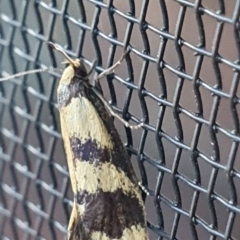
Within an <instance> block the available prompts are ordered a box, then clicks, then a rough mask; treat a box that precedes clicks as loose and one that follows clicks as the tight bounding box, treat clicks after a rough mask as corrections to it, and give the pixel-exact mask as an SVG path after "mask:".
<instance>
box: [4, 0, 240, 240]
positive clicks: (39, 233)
mask: <svg viewBox="0 0 240 240" xmlns="http://www.w3.org/2000/svg"><path fill="white" fill-rule="evenodd" d="M239 14H240V0H225V1H224V0H218V1H217V0H215V1H209V0H195V1H194V0H189V1H186V0H158V1H157V0H151V1H149V0H148V1H147V0H136V1H134V0H121V1H117V0H115V1H113V0H109V1H97V0H95V1H94V0H89V1H87V0H85V1H84V0H82V1H81V0H75V1H68V0H51V1H50V0H44V1H41V0H35V1H34V0H29V1H28V0H0V36H1V37H0V73H1V76H2V77H6V76H8V75H11V74H14V73H17V72H22V71H27V70H31V69H36V68H44V67H49V66H54V67H58V68H64V65H61V62H62V61H63V60H64V59H63V57H62V56H61V55H59V54H58V53H56V52H54V51H53V50H52V49H51V48H49V47H48V46H47V45H46V44H44V42H46V41H52V42H55V43H58V44H60V45H61V46H63V47H65V49H66V52H67V53H68V54H69V55H70V56H71V57H75V58H82V59H83V60H84V62H85V63H86V66H87V68H88V69H89V68H90V66H91V65H92V63H93V62H94V60H95V59H96V60H97V63H98V64H97V66H96V69H95V73H94V74H93V76H92V77H94V76H96V74H97V72H101V71H102V70H103V69H105V68H107V67H109V66H111V65H112V64H113V63H114V62H115V61H117V60H118V59H119V57H120V56H121V54H122V53H123V52H124V51H125V50H126V49H127V47H128V46H129V45H130V46H131V47H132V51H131V53H130V55H129V57H128V58H126V59H125V60H124V62H123V63H122V65H121V66H119V68H117V69H116V70H115V72H114V74H110V75H109V76H108V77H107V78H105V79H102V80H101V85H102V88H103V90H104V96H105V98H106V99H107V100H109V101H110V103H111V105H112V106H113V108H114V109H115V111H116V112H118V113H119V114H120V115H122V116H123V117H124V118H125V119H127V120H130V122H131V123H134V122H137V121H139V120H140V121H142V122H144V126H143V127H142V128H141V129H139V130H135V131H130V130H129V129H125V128H124V127H123V126H122V124H121V123H119V122H118V121H117V120H115V123H116V126H117V128H118V130H119V133H120V134H121V136H122V139H123V142H125V143H126V148H127V149H128V151H129V153H131V154H132V158H131V160H132V162H133V164H134V166H135V169H136V172H137V174H138V177H139V179H141V180H142V182H143V184H144V185H145V186H148V189H149V192H150V196H148V197H147V198H146V212H147V219H148V227H149V235H150V239H201V240H202V239H240V231H239V224H240V204H239V197H240V157H239V153H240V152H239V151H240V150H239V142H240V127H239V117H238V112H239V109H240V104H239V103H240V98H239V95H240V89H239V86H238V85H239V73H240V63H239V60H240V56H239V55H240V37H239V30H240V21H239ZM59 76H60V75H59V73H58V72H57V73H38V74H32V75H28V76H22V77H20V78H17V79H13V80H10V81H7V82H4V83H3V82H2V83H0V239H3V240H7V239H11V240H18V239H21V240H23V239H67V237H66V233H67V231H66V227H67V222H68V219H69V215H70V212H71V206H72V192H71V186H70V181H69V175H68V171H67V167H66V159H65V155H64V150H63V145H62V139H61V134H60V132H59V130H60V126H59V114H58V111H57V108H56V105H55V103H56V88H57V85H58V78H59Z"/></svg>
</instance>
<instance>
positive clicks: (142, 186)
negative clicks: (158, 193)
mask: <svg viewBox="0 0 240 240" xmlns="http://www.w3.org/2000/svg"><path fill="white" fill-rule="evenodd" d="M138 186H139V187H140V188H141V190H142V191H143V192H145V193H146V194H147V196H149V194H150V193H149V191H148V190H147V188H145V187H144V185H143V184H142V182H138Z"/></svg>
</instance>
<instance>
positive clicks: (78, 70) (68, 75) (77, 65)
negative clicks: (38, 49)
mask: <svg viewBox="0 0 240 240" xmlns="http://www.w3.org/2000/svg"><path fill="white" fill-rule="evenodd" d="M47 44H48V45H49V46H51V47H52V48H53V49H55V50H56V51H58V52H60V53H61V54H62V55H63V56H64V57H65V58H66V61H64V62H63V63H68V64H69V66H68V67H67V68H65V70H64V72H63V74H62V78H61V80H60V83H65V84H69V83H70V82H71V81H72V80H73V78H74V77H78V78H79V80H82V81H89V80H88V76H89V74H88V73H87V70H86V68H85V66H84V64H83V62H82V61H81V60H80V59H72V58H71V57H69V56H68V55H67V54H66V52H64V50H63V49H62V48H60V47H59V46H58V45H56V44H53V43H52V42H47Z"/></svg>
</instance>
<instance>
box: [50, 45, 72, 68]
mask: <svg viewBox="0 0 240 240" xmlns="http://www.w3.org/2000/svg"><path fill="white" fill-rule="evenodd" d="M46 43H47V44H48V45H49V46H51V47H52V48H53V49H55V50H56V51H58V52H60V53H61V54H62V55H63V56H64V57H65V58H66V59H67V60H68V62H69V63H70V64H71V65H73V66H75V65H76V62H75V61H74V60H73V59H72V58H70V57H69V56H68V55H67V54H66V53H65V52H64V50H63V49H62V48H61V47H59V46H58V45H56V44H54V43H52V42H46Z"/></svg>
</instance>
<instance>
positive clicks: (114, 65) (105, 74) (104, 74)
mask: <svg viewBox="0 0 240 240" xmlns="http://www.w3.org/2000/svg"><path fill="white" fill-rule="evenodd" d="M130 51H131V49H130V48H128V49H127V51H126V52H125V53H124V54H123V55H122V56H121V58H120V59H119V60H118V61H117V62H116V63H114V64H113V65H112V66H111V67H109V68H107V69H105V70H104V71H103V72H101V73H100V74H99V75H98V77H97V80H99V79H101V78H103V77H105V76H107V75H108V74H109V73H111V72H112V71H113V70H114V69H115V68H117V67H118V66H119V65H120V64H121V63H122V61H123V59H124V58H125V57H126V56H127V54H128V53H129V52H130Z"/></svg>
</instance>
